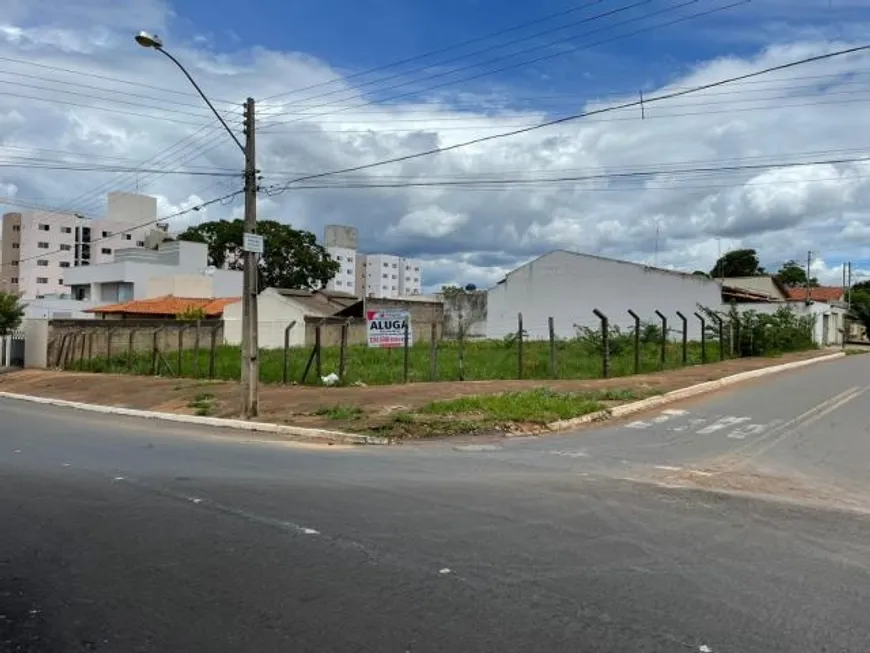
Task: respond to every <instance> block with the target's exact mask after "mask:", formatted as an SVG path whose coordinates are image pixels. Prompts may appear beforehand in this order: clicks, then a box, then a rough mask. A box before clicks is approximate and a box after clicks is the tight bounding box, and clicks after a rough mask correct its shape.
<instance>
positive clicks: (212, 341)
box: [208, 324, 221, 379]
mask: <svg viewBox="0 0 870 653" xmlns="http://www.w3.org/2000/svg"><path fill="white" fill-rule="evenodd" d="M220 328H221V325H220V324H218V325H217V326H215V327H212V330H211V334H210V335H209V353H208V378H210V379H213V378H214V373H215V369H214V368H215V358H216V356H217V333H218V331H219V330H220Z"/></svg>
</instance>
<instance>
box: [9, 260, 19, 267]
mask: <svg viewBox="0 0 870 653" xmlns="http://www.w3.org/2000/svg"><path fill="white" fill-rule="evenodd" d="M9 265H11V266H12V267H13V268H17V267H18V261H12V262H11V263H10V264H9Z"/></svg>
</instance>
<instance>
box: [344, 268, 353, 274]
mask: <svg viewBox="0 0 870 653" xmlns="http://www.w3.org/2000/svg"><path fill="white" fill-rule="evenodd" d="M345 272H347V273H348V274H353V270H350V269H348V270H345Z"/></svg>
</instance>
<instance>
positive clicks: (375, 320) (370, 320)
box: [366, 310, 414, 347]
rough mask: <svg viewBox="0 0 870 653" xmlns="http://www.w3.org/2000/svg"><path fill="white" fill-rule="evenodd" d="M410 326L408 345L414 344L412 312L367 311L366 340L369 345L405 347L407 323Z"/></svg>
mask: <svg viewBox="0 0 870 653" xmlns="http://www.w3.org/2000/svg"><path fill="white" fill-rule="evenodd" d="M406 324H407V326H408V346H411V345H413V344H414V333H413V330H412V329H411V314H410V312H409V311H403V310H374V311H366V340H367V342H368V345H369V347H404V346H405V325H406Z"/></svg>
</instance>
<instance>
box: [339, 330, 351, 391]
mask: <svg viewBox="0 0 870 653" xmlns="http://www.w3.org/2000/svg"><path fill="white" fill-rule="evenodd" d="M349 329H350V326H349V324H348V323H347V322H345V323H344V324H342V325H341V342H340V343H339V348H338V378H339V380H340V381H341V382H342V383H344V375H345V371H346V370H347V333H348V330H349Z"/></svg>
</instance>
